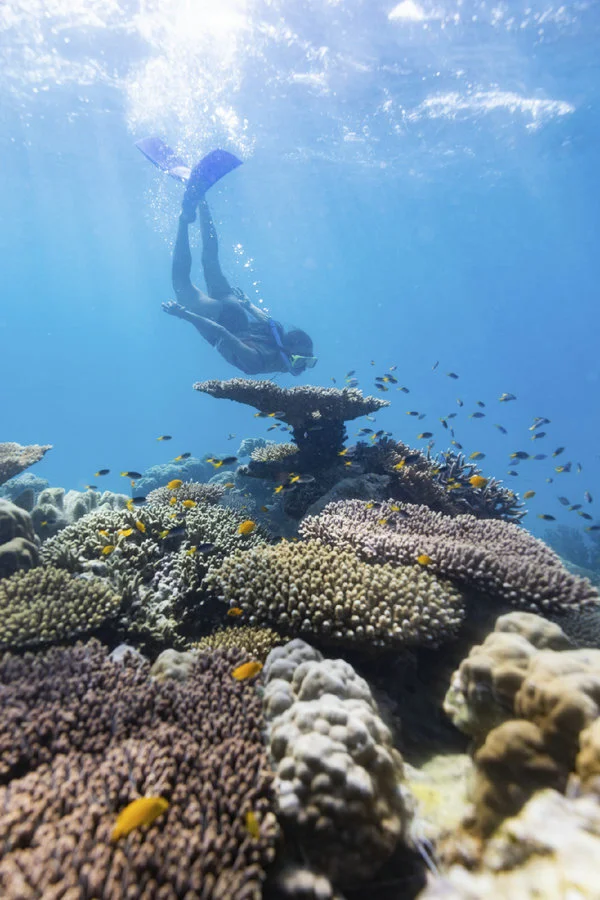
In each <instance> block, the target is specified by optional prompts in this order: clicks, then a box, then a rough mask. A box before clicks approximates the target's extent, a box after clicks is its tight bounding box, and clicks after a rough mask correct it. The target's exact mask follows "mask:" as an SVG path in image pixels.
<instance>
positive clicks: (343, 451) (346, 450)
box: [338, 447, 348, 456]
mask: <svg viewBox="0 0 600 900" xmlns="http://www.w3.org/2000/svg"><path fill="white" fill-rule="evenodd" d="M347 452H348V448H347V447H344V449H343V450H338V456H345V455H346V453H347Z"/></svg>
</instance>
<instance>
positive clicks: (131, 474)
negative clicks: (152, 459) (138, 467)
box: [121, 472, 142, 479]
mask: <svg viewBox="0 0 600 900" xmlns="http://www.w3.org/2000/svg"><path fill="white" fill-rule="evenodd" d="M121 476H122V477H123V478H133V479H136V478H141V477H142V473H141V472H121Z"/></svg>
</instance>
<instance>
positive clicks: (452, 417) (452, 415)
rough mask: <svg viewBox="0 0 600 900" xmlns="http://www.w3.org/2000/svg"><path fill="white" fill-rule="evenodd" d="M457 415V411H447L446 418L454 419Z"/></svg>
mask: <svg viewBox="0 0 600 900" xmlns="http://www.w3.org/2000/svg"><path fill="white" fill-rule="evenodd" d="M457 415H458V413H448V415H447V416H446V418H447V419H455V418H456V417H457Z"/></svg>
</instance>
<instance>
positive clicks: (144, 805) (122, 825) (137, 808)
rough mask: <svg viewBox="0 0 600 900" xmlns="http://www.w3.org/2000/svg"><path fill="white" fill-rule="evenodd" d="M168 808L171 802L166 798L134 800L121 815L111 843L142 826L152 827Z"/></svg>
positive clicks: (116, 823) (111, 837) (113, 831)
mask: <svg viewBox="0 0 600 900" xmlns="http://www.w3.org/2000/svg"><path fill="white" fill-rule="evenodd" d="M168 808H169V801H168V800H165V798H164V797H140V798H139V799H138V800H133V801H132V802H131V803H129V804H128V805H127V806H126V807H125V809H123V810H121V812H120V813H119V815H118V817H117V821H116V822H115V827H114V828H113V830H112V834H111V836H110V839H111V841H118V840H119V838H121V837H126V836H127V835H128V834H129V833H130V832H131V831H134V830H135V829H136V828H141V826H142V825H151V824H152V822H154V820H155V819H157V818H158V817H159V816H161V815H162V814H163V813H164V812H166V811H167V809H168Z"/></svg>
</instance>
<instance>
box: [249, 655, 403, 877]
mask: <svg viewBox="0 0 600 900" xmlns="http://www.w3.org/2000/svg"><path fill="white" fill-rule="evenodd" d="M265 679H266V686H265V692H264V708H265V713H266V716H267V720H268V722H269V732H268V740H269V750H270V753H271V757H272V759H273V763H274V766H275V771H276V779H275V790H276V794H277V803H278V808H279V813H280V816H281V818H282V820H283V821H284V823H285V824H286V826H287V828H289V830H290V833H291V835H293V836H294V837H297V838H299V840H300V841H301V843H302V847H303V851H304V853H305V854H306V856H307V858H308V859H309V860H310V861H311V862H312V863H313V864H314V865H316V866H317V868H318V869H319V870H321V871H322V872H324V873H325V874H326V875H327V876H328V877H329V878H331V880H332V881H333V882H335V883H337V884H340V885H344V884H345V885H349V884H352V883H355V882H356V881H359V880H364V879H365V878H368V877H370V876H371V875H373V874H374V873H375V872H376V871H377V869H378V868H379V867H380V866H381V864H382V863H383V862H384V860H385V859H386V858H387V857H388V856H389V855H390V854H391V853H392V851H393V850H394V848H395V846H396V844H397V843H398V841H399V840H401V838H402V837H403V836H404V835H405V834H406V831H407V826H408V823H409V821H410V813H409V810H408V808H407V806H406V803H405V800H404V795H403V793H402V791H401V789H400V787H401V783H402V779H403V765H402V758H401V756H400V754H399V753H398V752H397V751H396V750H395V749H394V747H393V745H392V740H391V734H390V732H389V730H388V728H387V727H386V726H385V724H384V722H383V721H382V719H381V717H380V715H379V712H378V709H377V704H376V703H375V701H374V699H373V696H372V694H371V691H370V690H369V686H368V684H367V683H366V681H364V680H363V679H362V678H360V677H359V676H358V675H357V674H356V672H355V671H354V669H353V668H352V667H351V666H350V665H349V664H348V663H347V662H345V661H344V660H341V659H337V660H328V659H323V657H322V656H321V654H320V653H318V652H317V651H315V650H313V649H312V648H311V647H309V646H308V645H307V644H305V643H304V642H303V641H298V640H295V641H292V642H291V643H289V644H286V645H285V646H284V647H279V648H277V649H276V650H273V652H272V653H270V654H269V657H268V659H267V662H266V665H265Z"/></svg>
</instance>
